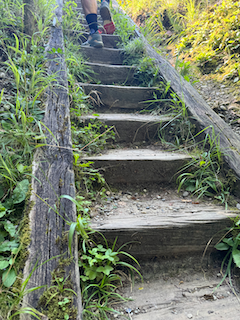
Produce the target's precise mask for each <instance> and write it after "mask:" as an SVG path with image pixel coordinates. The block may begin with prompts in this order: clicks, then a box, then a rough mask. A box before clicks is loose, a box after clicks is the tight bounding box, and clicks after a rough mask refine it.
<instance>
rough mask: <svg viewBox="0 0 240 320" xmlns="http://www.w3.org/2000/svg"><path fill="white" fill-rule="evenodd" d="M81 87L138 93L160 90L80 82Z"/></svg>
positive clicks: (156, 88)
mask: <svg viewBox="0 0 240 320" xmlns="http://www.w3.org/2000/svg"><path fill="white" fill-rule="evenodd" d="M79 85H80V86H83V87H95V88H97V87H99V88H109V89H119V90H138V91H156V90H159V88H158V87H137V86H118V85H113V84H96V83H83V82H79Z"/></svg>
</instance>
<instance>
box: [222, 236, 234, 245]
mask: <svg viewBox="0 0 240 320" xmlns="http://www.w3.org/2000/svg"><path fill="white" fill-rule="evenodd" d="M222 242H224V243H226V244H228V245H229V246H230V247H233V245H234V242H233V239H232V238H224V239H223V241H222Z"/></svg>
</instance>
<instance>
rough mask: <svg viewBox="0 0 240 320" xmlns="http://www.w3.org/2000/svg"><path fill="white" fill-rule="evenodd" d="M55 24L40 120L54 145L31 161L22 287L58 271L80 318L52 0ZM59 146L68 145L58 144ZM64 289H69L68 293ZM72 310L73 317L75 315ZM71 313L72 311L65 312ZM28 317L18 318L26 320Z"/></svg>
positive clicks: (61, 68) (64, 97) (66, 121)
mask: <svg viewBox="0 0 240 320" xmlns="http://www.w3.org/2000/svg"><path fill="white" fill-rule="evenodd" d="M57 5H58V7H57V9H56V11H55V14H56V18H57V19H56V21H57V22H56V24H55V23H54V25H53V26H52V28H51V37H50V40H49V43H48V47H47V48H46V52H49V51H51V52H53V51H54V50H52V49H53V48H55V49H56V50H57V49H59V50H58V52H55V53H46V55H47V58H48V73H49V74H51V75H53V76H54V78H55V80H54V81H52V82H51V84H50V85H49V87H48V91H47V102H46V109H45V117H44V121H43V122H44V124H45V126H46V127H47V128H48V130H50V131H51V133H50V132H49V131H48V130H45V133H46V136H47V141H46V142H47V144H48V145H51V146H54V147H48V146H45V147H42V148H39V149H37V151H36V153H35V155H34V162H33V170H32V174H33V178H32V193H31V197H30V203H32V204H33V206H32V208H31V210H30V212H29V225H30V232H31V243H30V245H29V248H28V250H29V256H28V260H27V263H26V265H25V268H24V279H26V278H27V277H28V275H29V274H30V272H31V271H32V270H33V268H34V266H35V265H37V268H36V270H35V271H34V272H33V274H32V275H31V278H30V280H29V282H28V285H27V289H30V288H32V287H39V286H43V285H47V286H51V285H52V280H53V274H52V273H55V274H56V275H57V274H61V277H64V279H65V278H67V279H68V283H70V286H71V289H72V290H74V292H75V293H76V296H75V295H73V299H72V301H71V304H70V308H71V310H75V316H74V319H77V320H80V319H81V313H82V304H81V291H80V277H79V267H78V244H77V237H76V236H75V237H74V240H73V245H72V254H73V257H72V256H71V255H70V253H69V250H68V231H69V223H71V221H76V207H75V205H74V203H73V202H72V201H70V200H68V199H66V198H60V197H61V196H63V195H68V196H71V197H72V198H74V197H75V181H74V171H73V155H72V150H71V147H72V142H71V125H70V111H69V96H68V82H67V72H66V65H65V59H64V42H63V32H62V27H61V21H62V6H63V5H62V0H57ZM58 146H61V147H65V148H69V149H64V148H58ZM44 290H45V288H43V289H40V290H36V291H33V292H31V293H29V294H27V295H26V296H25V297H24V306H31V307H35V308H36V307H37V305H38V302H39V298H40V296H41V295H42V294H43V292H44ZM68 293H69V292H68ZM76 314H77V315H76ZM69 316H70V317H71V315H70V314H69ZM30 318H31V317H29V318H28V315H26V314H25V315H23V316H22V318H21V319H24V320H28V319H30Z"/></svg>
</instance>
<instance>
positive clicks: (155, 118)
mask: <svg viewBox="0 0 240 320" xmlns="http://www.w3.org/2000/svg"><path fill="white" fill-rule="evenodd" d="M96 113H97V115H84V116H81V119H83V120H84V119H99V120H101V121H129V122H130V121H132V122H133V121H134V122H135V121H136V122H146V123H148V122H161V121H170V120H171V119H172V116H171V115H149V114H133V113H98V112H96Z"/></svg>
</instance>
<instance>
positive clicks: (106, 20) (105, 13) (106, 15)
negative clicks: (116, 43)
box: [100, 0, 115, 34]
mask: <svg viewBox="0 0 240 320" xmlns="http://www.w3.org/2000/svg"><path fill="white" fill-rule="evenodd" d="M109 2H110V0H101V6H100V15H101V17H102V19H103V27H104V29H105V31H106V33H107V34H113V33H114V31H115V25H114V23H113V21H112V16H111V12H110V9H109Z"/></svg>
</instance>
